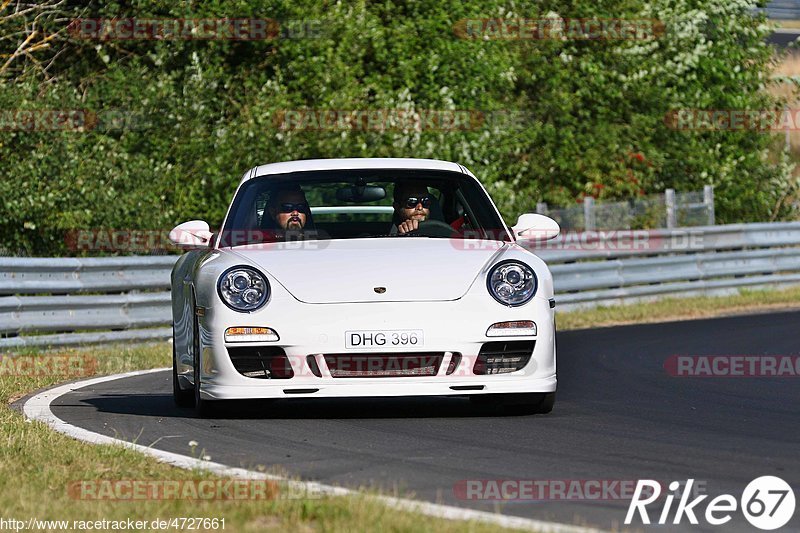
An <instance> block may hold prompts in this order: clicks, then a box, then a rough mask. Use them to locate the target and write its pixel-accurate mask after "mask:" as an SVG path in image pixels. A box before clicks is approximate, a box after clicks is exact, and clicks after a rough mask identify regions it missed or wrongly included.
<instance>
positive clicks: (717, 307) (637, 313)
mask: <svg viewBox="0 0 800 533" xmlns="http://www.w3.org/2000/svg"><path fill="white" fill-rule="evenodd" d="M792 308H800V286H797V287H790V288H787V289H783V290H767V289H763V290H747V289H742V290H740V291H739V292H738V294H732V295H729V296H698V297H691V298H668V299H663V300H659V301H656V302H646V303H635V304H630V305H619V306H609V307H595V308H592V309H581V310H576V311H568V312H564V313H558V329H559V330H567V329H583V328H596V327H605V326H619V325H624V324H642V323H652V322H672V321H675V320H695V319H698V318H711V317H715V316H726V315H734V314H742V313H749V312H762V311H773V310H780V309H792Z"/></svg>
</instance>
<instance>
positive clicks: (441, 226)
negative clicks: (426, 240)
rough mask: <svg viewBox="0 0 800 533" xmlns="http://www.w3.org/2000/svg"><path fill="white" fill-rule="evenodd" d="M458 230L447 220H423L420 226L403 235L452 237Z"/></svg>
mask: <svg viewBox="0 0 800 533" xmlns="http://www.w3.org/2000/svg"><path fill="white" fill-rule="evenodd" d="M453 233H456V231H455V230H454V229H453V228H452V227H451V226H450V224H448V223H447V222H442V221H441V220H423V221H422V222H420V223H419V227H418V228H417V229H415V230H413V231H409V232H407V233H404V234H403V235H402V236H403V237H419V236H422V237H450V236H451V235H452V234H453Z"/></svg>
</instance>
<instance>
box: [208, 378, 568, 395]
mask: <svg viewBox="0 0 800 533" xmlns="http://www.w3.org/2000/svg"><path fill="white" fill-rule="evenodd" d="M555 390H556V376H555V374H553V375H551V376H547V377H545V378H536V379H531V378H530V377H527V376H519V379H513V377H512V376H510V375H507V376H486V377H485V379H483V378H480V377H471V378H470V379H447V378H442V377H435V376H431V377H429V378H423V379H414V378H408V377H405V378H339V379H337V380H336V381H333V380H319V381H318V382H315V381H313V380H303V381H302V382H292V380H273V381H271V382H270V383H269V384H265V383H264V382H261V383H259V384H258V386H252V387H248V386H241V385H215V384H213V383H205V382H204V383H202V385H201V387H200V395H201V397H202V398H203V399H206V400H247V399H250V400H252V399H267V398H312V397H313V398H357V397H380V396H392V397H397V396H454V395H474V394H505V393H530V392H554V391H555Z"/></svg>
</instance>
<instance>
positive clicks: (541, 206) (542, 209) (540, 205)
mask: <svg viewBox="0 0 800 533" xmlns="http://www.w3.org/2000/svg"><path fill="white" fill-rule="evenodd" d="M536 212H537V213H539V214H540V215H546V214H547V202H537V203H536Z"/></svg>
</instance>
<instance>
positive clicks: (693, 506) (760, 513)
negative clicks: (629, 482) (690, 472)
mask: <svg viewBox="0 0 800 533" xmlns="http://www.w3.org/2000/svg"><path fill="white" fill-rule="evenodd" d="M693 484H694V479H688V480H686V484H685V488H682V487H681V483H680V482H678V481H673V482H672V483H670V484H669V490H670V491H671V494H667V496H666V498H664V506H663V507H662V508H661V512H660V513H659V514H658V518H657V521H655V523H656V524H660V525H665V524H667V523H669V520H670V515H672V521H671V523H672V524H680V523H681V521H682V520H683V519H684V518H686V520H688V521H689V523H690V524H698V520H697V517H698V515H699V516H701V517H702V518H705V521H706V522H707V523H709V524H711V525H712V526H720V525H723V524H726V523H728V522H729V521H730V520H731V518H732V517H733V513H735V512H736V511H737V509H741V512H742V514H744V517H745V518H746V519H747V521H748V522H750V524H751V525H753V526H755V527H757V528H758V529H763V530H773V529H778V528H779V527H783V526H784V525H786V523H787V522H789V520H791V519H792V516H793V515H794V508H795V497H794V492H793V491H792V487H790V486H789V484H788V483H786V482H785V481H784V480H782V479H781V478H779V477H775V476H762V477H759V478H756V479H754V480H753V481H751V482H750V483H749V484H748V485H747V487H745V489H744V491H743V492H742V497H741V498H740V499H739V500H738V501H737V499H736V498H735V497H734V496H732V495H730V494H721V495H719V496H717V497H715V498H713V499H712V500H710V501H708V502H707V503H706V506H705V512H704V513H701V511H700V509H701V505H700V504H701V503H703V500H705V499H706V498H708V495H705V494H703V495H699V496H695V497H694V499H692V500H689V498H690V496H692V485H693ZM660 496H661V484H660V483H659V482H658V481H654V480H651V479H640V480H639V482H638V483H637V484H636V490H635V491H634V493H633V498H632V499H631V504H630V506H629V507H628V514H627V515H626V516H625V524H626V525H630V524H631V521H632V520H633V518H634V516H635V514H636V513H637V511H638V513H639V518H640V519H641V521H642V523H643V524H650V523H651V521H650V515H649V512H648V509H647V506H648V505H651V504H653V503H655V502H656V501H657V500H658V499H659V498H660ZM676 496H678V504H677V506H676V507H675V511H674V514H673V511H672V504H673V503H674V500H675V499H676ZM653 507H655V506H653ZM653 510H655V509H653Z"/></svg>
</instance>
